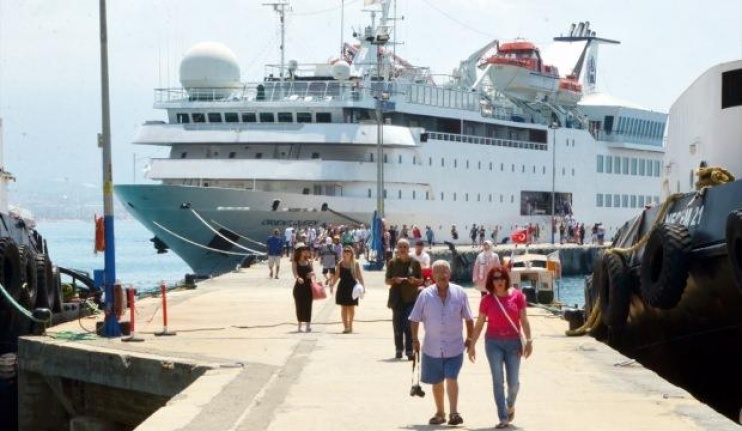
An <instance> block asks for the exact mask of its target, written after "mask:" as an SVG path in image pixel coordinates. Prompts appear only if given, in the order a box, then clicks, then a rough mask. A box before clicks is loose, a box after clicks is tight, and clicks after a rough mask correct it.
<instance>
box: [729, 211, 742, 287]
mask: <svg viewBox="0 0 742 431" xmlns="http://www.w3.org/2000/svg"><path fill="white" fill-rule="evenodd" d="M726 239H727V254H728V256H729V264H730V265H731V267H732V272H733V273H734V281H735V283H736V284H737V289H739V291H740V293H742V209H739V210H736V211H732V212H730V213H729V215H727V229H726Z"/></svg>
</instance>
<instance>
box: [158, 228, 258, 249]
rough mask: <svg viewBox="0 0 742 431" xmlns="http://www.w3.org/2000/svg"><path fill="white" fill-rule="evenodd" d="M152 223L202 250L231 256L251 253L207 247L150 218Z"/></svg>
mask: <svg viewBox="0 0 742 431" xmlns="http://www.w3.org/2000/svg"><path fill="white" fill-rule="evenodd" d="M152 223H154V224H155V226H157V227H159V228H160V229H162V230H164V231H165V232H167V233H169V234H170V235H172V236H174V237H175V238H178V239H179V240H181V241H183V242H186V243H188V244H191V245H193V246H196V247H198V248H202V249H204V250H208V251H213V252H215V253H223V254H229V255H232V256H249V255H250V254H251V253H237V252H234V251H227V250H219V249H218V248H213V247H208V246H205V245H203V244H199V243H197V242H195V241H191V240H190V239H188V238H186V237H184V236H181V235H178V234H177V233H175V232H173V231H171V230H170V229H168V228H166V227H165V226H163V225H161V224H160V223H157V222H156V221H154V220H152Z"/></svg>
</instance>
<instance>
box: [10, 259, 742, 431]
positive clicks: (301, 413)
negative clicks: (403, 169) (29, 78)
mask: <svg viewBox="0 0 742 431" xmlns="http://www.w3.org/2000/svg"><path fill="white" fill-rule="evenodd" d="M290 274H291V273H290V265H289V262H288V261H287V260H286V259H284V260H283V262H282V265H281V277H282V278H281V279H280V280H276V279H269V278H268V276H267V275H268V270H267V268H266V267H265V265H264V264H258V265H254V266H253V267H252V268H249V269H244V270H242V271H241V272H239V273H231V274H226V275H224V276H221V277H218V278H216V279H212V280H206V281H203V282H200V283H199V284H198V287H197V289H196V290H191V291H179V292H173V293H171V294H169V296H168V298H169V309H168V312H169V319H170V321H169V327H168V329H169V330H170V331H175V332H177V335H175V336H169V337H165V336H162V337H156V336H155V335H154V333H155V332H158V331H161V330H162V329H163V327H162V315H161V309H160V300H159V299H158V298H148V299H144V300H141V301H139V302H138V304H137V306H138V319H139V320H138V322H137V329H138V335H139V336H140V337H142V338H143V339H144V341H143V342H141V343H124V342H122V341H121V340H120V339H103V338H96V339H93V340H81V341H70V339H69V337H67V339H64V340H63V339H54V338H51V337H27V338H24V339H22V340H21V342H20V343H19V344H20V346H19V368H20V369H19V383H20V386H21V391H20V403H19V405H20V407H19V412H20V424H21V429H49V428H57V429H58V428H60V426H59V425H60V424H59V423H57V422H53V421H55V420H57V421H59V420H62V419H65V418H68V417H69V416H70V415H82V414H83V413H87V414H88V415H91V414H92V415H95V407H94V404H95V403H93V402H92V401H91V399H90V398H92V397H93V396H92V395H90V394H96V395H95V398H96V399H97V400H99V401H98V404H99V405H100V408H99V409H98V411H99V412H105V413H106V414H107V415H108V416H107V419H109V420H115V421H117V422H118V423H123V424H126V425H128V426H127V428H134V426H136V425H137V424H139V423H140V422H141V424H140V425H139V426H138V427H137V428H136V429H138V430H158V431H162V430H175V429H180V430H202V429H210V430H294V429H298V428H299V427H301V428H302V429H305V430H327V429H355V430H382V429H435V428H436V427H431V426H428V425H427V421H428V418H429V417H430V416H432V414H433V413H434V406H433V400H432V391H431V387H430V386H429V385H423V389H424V390H425V391H426V393H427V395H426V396H425V398H422V399H421V398H417V397H415V398H411V397H410V396H409V389H410V384H411V363H410V362H408V361H402V360H396V359H394V358H393V357H394V345H393V341H392V328H391V323H390V318H391V312H390V311H389V310H388V309H387V308H386V297H387V295H386V287H385V286H384V284H383V273H382V272H366V273H365V275H364V276H365V279H366V284H367V288H368V293H367V294H366V298H365V299H363V300H362V301H361V305H360V306H359V307H358V309H357V312H356V323H355V325H354V333H352V334H342V333H341V332H342V329H343V328H342V324H341V323H340V321H339V318H340V309H339V306H337V305H335V303H334V299H332V298H329V297H328V299H325V300H322V301H315V303H314V310H313V319H314V323H313V332H312V333H297V332H296V324H295V322H294V306H293V298H292V293H291V288H292V285H291V275H290ZM469 293H470V304H471V306H472V308H473V310H474V311H475V312H476V309H477V306H478V302H479V293H478V292H477V291H475V290H473V289H472V290H470V291H469ZM528 314H529V317H530V320H531V324H532V328H533V336H534V338H535V345H534V354H533V356H532V357H531V358H529V359H528V360H526V361H525V362H524V363H523V364H522V367H521V391H520V394H519V396H518V403H517V415H516V418H515V421H514V427H513V428H511V429H530V430H542V431H544V430H564V429H571V428H577V429H596V430H602V431H610V430H617V431H619V430H620V431H623V430H626V429H631V430H657V429H671V430H717V431H718V430H738V429H739V426H738V425H737V424H735V423H733V422H732V421H730V420H729V419H727V418H725V417H724V416H722V415H720V414H718V413H716V412H715V411H714V410H712V409H711V408H710V407H708V406H706V405H704V404H702V403H700V402H699V401H697V400H696V399H694V398H693V397H692V396H691V395H690V394H689V393H687V392H686V391H684V390H682V389H680V388H678V387H675V386H673V385H671V384H669V383H668V382H666V381H664V380H663V379H661V378H660V377H658V376H657V375H656V374H655V373H654V372H651V371H649V370H647V369H645V368H643V367H642V366H640V365H638V364H637V363H634V362H631V361H629V360H627V358H626V357H625V356H622V355H621V354H619V353H617V352H616V351H614V350H612V349H611V348H609V347H608V346H606V345H604V344H602V343H599V342H597V341H595V340H594V339H592V338H589V337H577V338H573V337H566V336H565V335H564V331H565V330H566V329H567V327H568V324H567V322H566V321H564V320H562V319H560V318H558V317H555V316H553V315H551V314H549V313H548V312H546V311H544V310H541V309H535V308H531V309H529V310H528ZM127 315H128V314H127ZM80 325H82V326H84V327H86V328H89V329H92V328H94V327H95V319H93V318H84V319H82V321H81V322H80V323H78V322H76V321H75V322H70V323H67V324H64V325H61V326H58V327H55V328H52V329H51V330H49V333H60V332H61V331H76V332H79V331H80V330H81V329H80V328H81V327H80ZM477 353H478V358H477V362H476V363H474V364H472V363H470V362H469V361H466V362H465V364H464V367H463V369H462V372H461V375H460V379H459V382H460V398H459V410H460V412H461V415H462V416H463V418H464V420H465V423H464V425H463V426H462V427H459V428H458V429H490V428H492V427H493V426H494V425H495V424H496V413H495V406H494V400H493V397H492V383H491V378H490V371H489V367H488V363H487V360H486V356H485V354H484V346H483V344H482V341H481V340H480V342H479V344H478V346H477ZM56 377H62V378H61V379H57V378H56ZM73 380H74V381H76V383H75V385H70V383H69V382H70V381H73ZM55 382H56V383H55ZM80 382H82V383H80ZM60 385H61V387H62V388H63V389H64V390H63V391H59V390H56V392H57V393H60V394H61V393H66V394H67V396H66V397H64V398H65V402H64V403H59V401H56V402H52V401H53V400H55V399H56V400H59V397H58V396H54V395H49V394H47V395H46V396H44V395H43V392H44V391H43V389H45V390H46V392H47V393H51V392H52V391H51V390H50V389H49V387H55V386H57V387H58V388H59V386H60ZM81 386H85V387H86V390H84V391H81V392H84V393H86V394H88V395H81V396H83V397H85V396H87V397H89V398H88V401H87V404H86V405H87V409H88V410H87V411H85V412H82V411H80V405H81V404H80V401H79V398H80V397H76V396H75V393H76V392H75V390H74V388H79V387H81ZM70 388H72V389H70ZM71 392H72V393H71ZM40 394H42V395H40ZM41 403H43V404H41ZM160 405H162V408H159V409H157V407H159V406H160ZM148 409H149V411H148ZM155 410H156V411H155ZM40 411H45V412H48V413H47V414H44V415H39V414H38V412H40ZM34 412H36V413H35V414H34ZM100 414H102V413H100ZM145 418H146V419H145ZM67 420H69V419H67ZM79 420H80V421H85V420H87V421H90V420H93V419H90V418H79ZM142 421H143V422H142ZM103 429H105V428H103Z"/></svg>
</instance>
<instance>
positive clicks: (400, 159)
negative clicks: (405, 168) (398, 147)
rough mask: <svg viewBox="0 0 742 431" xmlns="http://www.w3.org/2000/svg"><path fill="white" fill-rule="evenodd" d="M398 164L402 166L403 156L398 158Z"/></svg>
mask: <svg viewBox="0 0 742 431" xmlns="http://www.w3.org/2000/svg"><path fill="white" fill-rule="evenodd" d="M397 164H399V165H401V164H402V155H401V154H400V155H399V157H397Z"/></svg>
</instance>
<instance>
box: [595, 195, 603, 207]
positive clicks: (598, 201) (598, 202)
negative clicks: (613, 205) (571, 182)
mask: <svg viewBox="0 0 742 431" xmlns="http://www.w3.org/2000/svg"><path fill="white" fill-rule="evenodd" d="M595 206H597V207H598V208H601V207H602V206H603V194H602V193H598V194H597V195H596V200H595Z"/></svg>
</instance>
